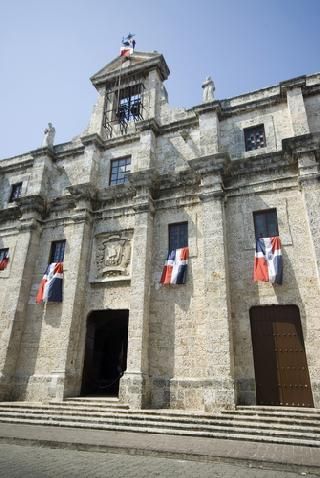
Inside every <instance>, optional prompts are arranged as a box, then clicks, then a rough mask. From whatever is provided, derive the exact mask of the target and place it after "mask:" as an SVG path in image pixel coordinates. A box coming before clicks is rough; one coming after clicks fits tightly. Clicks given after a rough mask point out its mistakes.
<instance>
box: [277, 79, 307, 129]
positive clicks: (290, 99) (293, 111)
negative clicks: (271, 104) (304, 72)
mask: <svg viewBox="0 0 320 478" xmlns="http://www.w3.org/2000/svg"><path fill="white" fill-rule="evenodd" d="M305 84H306V77H305V76H302V77H299V78H294V79H293V80H288V81H284V82H282V83H280V91H281V94H282V95H286V96H287V104H288V110H289V115H290V118H291V125H292V131H293V135H294V136H300V135H302V134H307V133H309V132H310V129H309V124H308V118H307V113H306V108H305V105H304V100H303V94H302V88H304V87H305Z"/></svg>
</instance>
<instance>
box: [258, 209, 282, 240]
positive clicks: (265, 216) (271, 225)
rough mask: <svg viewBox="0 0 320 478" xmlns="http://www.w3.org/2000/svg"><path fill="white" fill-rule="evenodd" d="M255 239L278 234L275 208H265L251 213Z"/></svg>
mask: <svg viewBox="0 0 320 478" xmlns="http://www.w3.org/2000/svg"><path fill="white" fill-rule="evenodd" d="M253 220H254V230H255V235H256V239H259V238H260V237H274V236H279V229H278V218H277V210H276V209H275V208H274V209H266V210H264V211H255V212H254V213H253Z"/></svg>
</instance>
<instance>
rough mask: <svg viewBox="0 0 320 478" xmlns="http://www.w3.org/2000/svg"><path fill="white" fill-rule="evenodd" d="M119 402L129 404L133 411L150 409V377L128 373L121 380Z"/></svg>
mask: <svg viewBox="0 0 320 478" xmlns="http://www.w3.org/2000/svg"><path fill="white" fill-rule="evenodd" d="M119 400H120V402H121V403H127V404H128V405H129V407H130V408H131V409H138V410H139V409H142V408H149V406H150V382H149V376H148V375H144V374H142V373H139V372H138V373H135V372H134V373H132V372H128V373H127V372H126V373H125V374H124V376H123V377H122V378H121V380H120V388H119Z"/></svg>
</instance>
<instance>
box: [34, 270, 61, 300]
mask: <svg viewBox="0 0 320 478" xmlns="http://www.w3.org/2000/svg"><path fill="white" fill-rule="evenodd" d="M62 285H63V262H52V264H49V265H48V267H47V269H46V271H45V273H44V276H43V278H42V281H41V283H40V286H39V290H38V294H37V297H36V302H37V304H40V303H41V302H62Z"/></svg>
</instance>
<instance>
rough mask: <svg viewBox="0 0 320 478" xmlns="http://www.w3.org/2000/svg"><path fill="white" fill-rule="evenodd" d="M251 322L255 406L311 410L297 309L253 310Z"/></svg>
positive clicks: (310, 396)
mask: <svg viewBox="0 0 320 478" xmlns="http://www.w3.org/2000/svg"><path fill="white" fill-rule="evenodd" d="M250 321H251V335H252V346H253V357H254V368H255V376H256V394H257V404H258V405H281V406H289V407H290V406H291V407H313V406H314V405H313V398H312V391H311V386H310V378H309V371H308V365H307V358H306V353H305V348H304V340H303V334H302V328H301V322H300V314H299V309H298V307H297V306H295V305H271V306H257V307H252V308H251V310H250Z"/></svg>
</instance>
